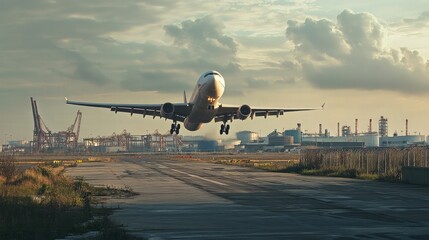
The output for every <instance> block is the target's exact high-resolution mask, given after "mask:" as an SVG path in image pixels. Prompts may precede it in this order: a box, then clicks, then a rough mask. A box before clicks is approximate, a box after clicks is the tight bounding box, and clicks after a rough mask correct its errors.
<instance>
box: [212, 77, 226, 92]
mask: <svg viewBox="0 0 429 240" xmlns="http://www.w3.org/2000/svg"><path fill="white" fill-rule="evenodd" d="M213 88H214V89H215V90H216V93H217V94H216V95H217V96H222V94H223V91H224V89H225V83H224V81H223V78H222V77H220V76H214V78H213Z"/></svg>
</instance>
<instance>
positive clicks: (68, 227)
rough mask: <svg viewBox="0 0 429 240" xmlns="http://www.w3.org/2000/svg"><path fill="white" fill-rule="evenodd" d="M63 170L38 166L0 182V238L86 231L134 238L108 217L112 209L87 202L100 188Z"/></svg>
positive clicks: (98, 235)
mask: <svg viewBox="0 0 429 240" xmlns="http://www.w3.org/2000/svg"><path fill="white" fill-rule="evenodd" d="M63 171H64V167H63V166H59V167H50V166H39V167H37V168H32V169H26V170H25V171H21V172H18V173H17V174H16V175H15V176H13V177H10V176H9V177H8V179H9V181H3V182H0V239H56V238H62V237H65V236H68V235H82V234H85V233H88V232H93V233H95V234H92V235H91V236H90V237H85V238H84V239H137V238H134V237H131V236H129V235H128V234H127V233H126V232H125V230H123V228H122V227H121V226H119V225H117V224H116V223H114V222H112V221H110V220H109V218H108V216H109V215H110V214H111V211H112V209H106V208H94V207H92V206H91V203H94V198H93V196H94V194H95V195H97V194H99V192H101V191H102V190H101V188H94V187H92V186H90V185H89V184H88V183H86V182H85V181H83V180H82V179H77V180H76V181H73V180H72V179H71V178H69V177H66V176H64V174H63ZM3 178H5V177H3ZM111 191H112V190H110V192H111ZM115 191H119V192H121V190H115ZM127 191H128V192H132V190H131V189H128V190H127ZM104 194H106V195H107V194H109V191H104ZM127 196H129V195H127ZM84 236H85V235H84Z"/></svg>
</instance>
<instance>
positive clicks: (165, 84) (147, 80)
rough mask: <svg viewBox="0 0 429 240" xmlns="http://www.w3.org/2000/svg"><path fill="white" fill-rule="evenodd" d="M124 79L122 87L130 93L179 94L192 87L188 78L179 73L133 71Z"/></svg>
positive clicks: (126, 74)
mask: <svg viewBox="0 0 429 240" xmlns="http://www.w3.org/2000/svg"><path fill="white" fill-rule="evenodd" d="M124 79H125V80H124V81H122V82H121V85H122V87H123V88H124V89H127V90H130V91H160V92H177V91H178V90H182V89H183V90H187V89H191V87H192V85H191V84H190V82H189V81H188V76H185V75H183V74H181V73H177V72H176V73H175V72H163V71H138V70H132V71H128V72H127V73H125V76H124Z"/></svg>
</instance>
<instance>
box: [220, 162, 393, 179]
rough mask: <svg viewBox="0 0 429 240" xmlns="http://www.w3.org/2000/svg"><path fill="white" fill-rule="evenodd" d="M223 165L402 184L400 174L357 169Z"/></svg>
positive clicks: (237, 163) (248, 164)
mask: <svg viewBox="0 0 429 240" xmlns="http://www.w3.org/2000/svg"><path fill="white" fill-rule="evenodd" d="M219 162H220V163H223V164H232V165H239V166H243V167H254V168H258V169H263V170H267V171H273V172H283V173H297V174H301V175H306V176H326V177H344V178H358V179H365V180H372V181H385V182H401V177H400V173H399V172H398V173H397V174H396V175H395V176H390V175H381V174H380V175H378V174H367V173H359V172H358V171H357V170H356V169H327V168H322V169H314V168H309V167H305V166H303V165H300V164H298V163H294V162H280V163H278V162H267V163H252V162H250V161H219Z"/></svg>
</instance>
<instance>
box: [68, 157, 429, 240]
mask: <svg viewBox="0 0 429 240" xmlns="http://www.w3.org/2000/svg"><path fill="white" fill-rule="evenodd" d="M159 158H160V157H157V159H156V160H155V159H148V158H146V159H131V158H130V159H123V160H121V161H120V162H114V163H104V162H99V163H84V164H80V165H78V167H76V168H68V170H67V174H68V175H71V176H83V177H84V178H85V180H87V181H88V182H89V183H91V184H96V185H98V184H102V185H111V186H116V187H124V186H127V187H131V188H132V189H133V190H134V191H136V192H138V193H139V194H140V195H138V196H135V197H133V198H123V199H106V201H108V204H109V205H111V206H118V205H119V206H120V208H121V209H120V210H117V211H115V213H114V214H113V215H112V218H113V219H114V220H116V221H117V222H119V223H122V224H124V225H125V226H126V228H127V230H129V231H130V232H131V233H132V234H134V235H136V236H141V237H144V238H146V239H287V238H290V239H340V238H348V239H362V238H369V239H429V188H427V187H423V186H416V185H408V184H397V183H383V182H372V181H365V180H357V179H345V178H329V177H308V176H300V175H295V174H285V173H273V172H265V171H260V170H256V169H251V168H242V167H237V166H230V165H219V164H212V163H205V162H199V161H195V160H188V159H178V160H167V159H159ZM161 158H162V157H161Z"/></svg>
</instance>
